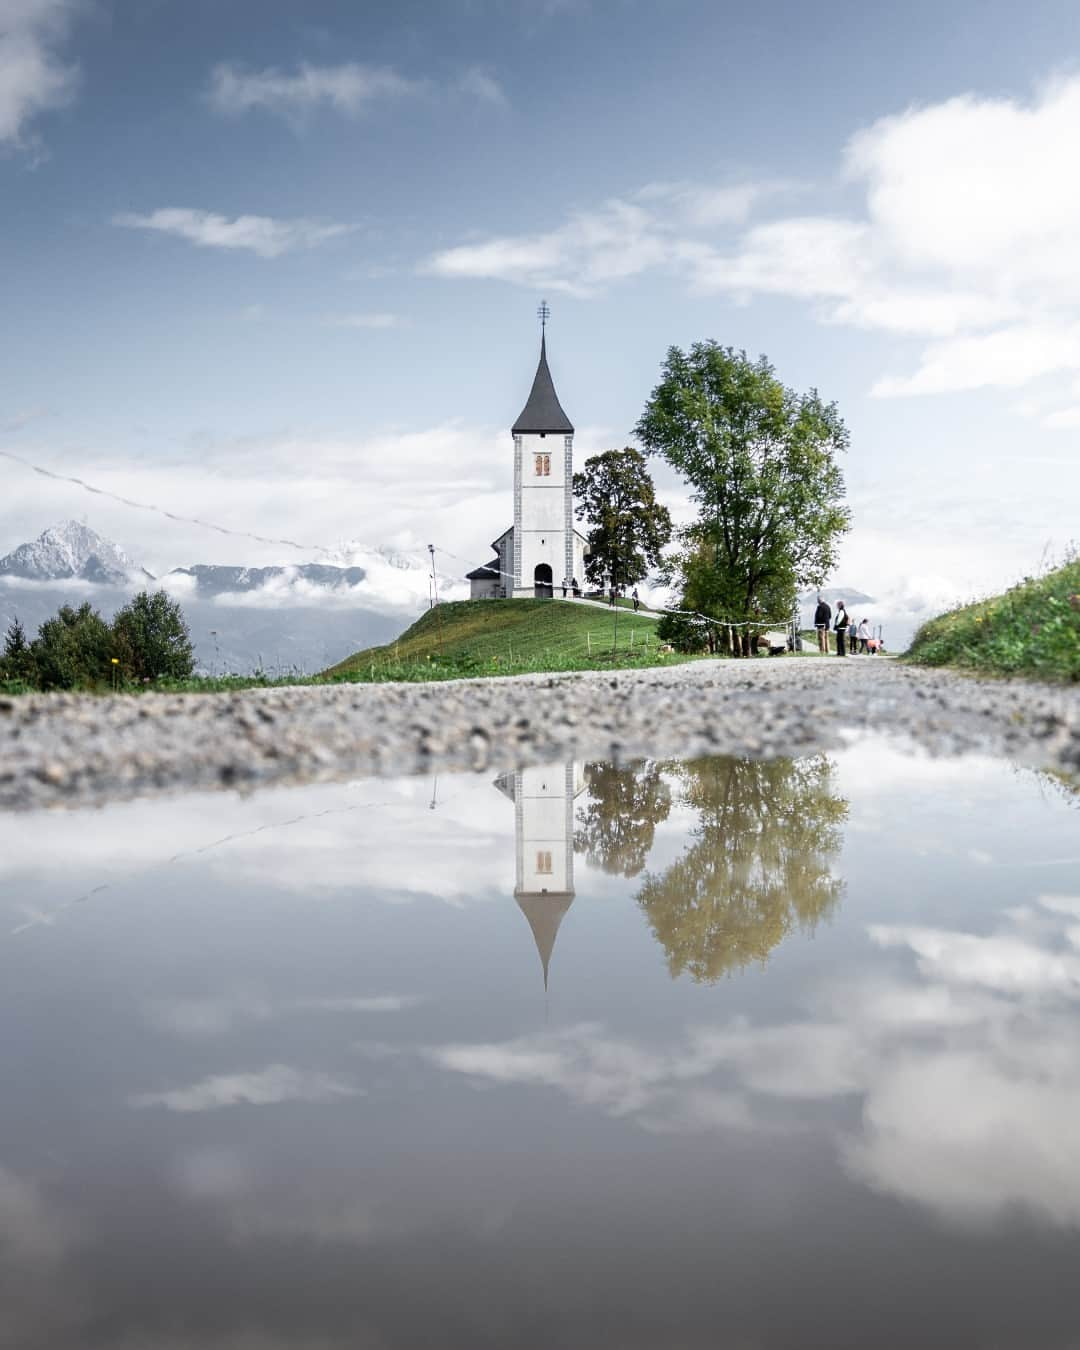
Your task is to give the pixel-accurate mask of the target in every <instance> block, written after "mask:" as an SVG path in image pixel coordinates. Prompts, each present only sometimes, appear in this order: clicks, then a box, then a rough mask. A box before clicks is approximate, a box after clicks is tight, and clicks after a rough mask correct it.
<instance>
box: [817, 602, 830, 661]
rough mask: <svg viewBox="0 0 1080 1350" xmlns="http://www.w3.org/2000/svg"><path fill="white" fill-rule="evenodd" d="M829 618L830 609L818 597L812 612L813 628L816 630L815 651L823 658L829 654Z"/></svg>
mask: <svg viewBox="0 0 1080 1350" xmlns="http://www.w3.org/2000/svg"><path fill="white" fill-rule="evenodd" d="M831 618H832V607H831V606H830V605H829V604H828V603H827V602H826V601H824V600H823V599H822V598H821V596H820V595H819V596H818V598H817V609H815V610H814V627H815V628H816V629H817V649H818V651H819V652H821V653H822V654H823V655H825V656H828V654H829V620H830V619H831Z"/></svg>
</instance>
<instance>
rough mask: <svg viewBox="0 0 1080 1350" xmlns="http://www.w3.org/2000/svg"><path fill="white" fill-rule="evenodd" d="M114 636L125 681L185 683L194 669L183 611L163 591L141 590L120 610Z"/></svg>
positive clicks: (114, 623)
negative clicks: (183, 681) (160, 680)
mask: <svg viewBox="0 0 1080 1350" xmlns="http://www.w3.org/2000/svg"><path fill="white" fill-rule="evenodd" d="M112 633H113V639H114V645H115V647H116V655H117V656H118V657H119V659H120V669H121V672H122V673H123V675H124V678H125V679H134V680H156V679H170V680H186V679H187V678H188V677H189V676H190V675H191V673H192V671H193V670H194V669H195V654H194V651H193V650H192V646H191V633H190V630H189V629H188V626H187V622H186V620H185V619H184V612H183V610H182V609H181V608H180V606H179V604H178V603H177V602H176V601H175V600H172V599H170V598H169V596H167V595H166V594H165V592H164V591H155V592H154V593H153V594H152V595H151V594H149V593H148V592H146V591H140V592H139V594H138V595H137V596H135V598H134V599H133V600H132V601H131V603H130V604H127V605H125V606H124V607H123V609H121V610H118V611H117V613H116V617H115V618H114V619H113V622H112Z"/></svg>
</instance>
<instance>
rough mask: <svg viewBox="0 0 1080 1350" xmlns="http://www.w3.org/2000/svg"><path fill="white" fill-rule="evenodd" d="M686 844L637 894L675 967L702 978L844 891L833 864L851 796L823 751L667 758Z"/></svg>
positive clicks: (787, 930)
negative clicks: (692, 823)
mask: <svg viewBox="0 0 1080 1350" xmlns="http://www.w3.org/2000/svg"><path fill="white" fill-rule="evenodd" d="M671 772H672V773H674V774H675V775H676V777H677V778H678V780H679V783H680V799H681V800H680V804H681V805H685V806H689V807H691V808H692V809H693V810H694V811H695V812H696V813H697V817H698V821H697V825H696V827H695V828H694V829H693V831H692V832H691V838H692V841H693V842H692V843H691V844H690V846H689V847H688V848H687V849H686V851H685V853H683V855H682V857H680V858H679V859H678V860H677V861H676V862H674V863H672V864H671V866H670V867H669V868H668V869H667V870H666V871H665V872H662V873H660V874H659V875H653V874H647V875H646V877H645V881H644V884H643V885H642V887H641V890H640V891H639V893H638V897H637V899H638V904H639V905H640V906H641V908H642V909H643V911H644V912H645V916H646V918H647V919H648V921H649V925H650V927H651V928H652V931H653V934H654V935H655V937H656V938H657V940H658V941H659V942H660V944H661V945H662V946H663V948H664V951H665V952H666V953H667V959H668V969H669V971H670V972H671V974H672V976H673V977H674V976H678V975H683V974H688V975H689V976H690V977H691V978H692V979H694V980H700V981H704V982H708V981H711V980H717V979H719V978H720V977H721V976H722V975H726V974H728V973H729V972H731V971H735V970H739V969H741V968H742V967H744V966H748V965H752V964H754V963H763V962H765V961H766V960H767V959H768V957H769V953H770V952H771V951H772V950H773V948H774V947H775V946H776V945H777V944H778V943H779V942H781V941H783V939H784V938H785V937H787V936H788V935H789V934H791V933H792V932H793V931H795V930H796V929H804V930H807V929H809V930H812V929H813V928H814V926H815V924H816V923H817V922H818V920H819V919H821V918H824V917H825V916H826V915H828V914H829V913H830V911H831V910H832V909H833V908H834V906H835V905H836V904H837V902H838V901H839V899H840V896H841V895H842V894H843V890H844V883H843V879H842V878H841V877H838V876H836V875H835V874H834V873H833V870H832V869H833V865H834V863H835V862H836V860H837V858H838V857H839V850H840V845H841V843H842V829H843V824H844V821H845V820H846V819H847V812H848V804H847V802H846V801H845V800H844V798H843V797H840V796H838V795H837V794H836V792H835V790H834V783H833V766H832V763H831V762H830V761H829V760H828V759H827V758H826V757H825V756H824V755H816V756H812V757H810V758H807V759H797V760H794V761H792V760H783V759H778V760H770V761H766V762H763V761H760V760H744V759H716V758H714V759H702V760H689V761H687V762H685V763H683V764H680V765H676V766H671Z"/></svg>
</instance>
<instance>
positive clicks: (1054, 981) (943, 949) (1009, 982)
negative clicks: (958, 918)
mask: <svg viewBox="0 0 1080 1350" xmlns="http://www.w3.org/2000/svg"><path fill="white" fill-rule="evenodd" d="M870 936H871V938H872V939H873V940H874V941H875V942H876V943H878V944H879V946H882V947H908V948H910V949H911V951H913V952H914V953H915V955H916V956H917V957H918V959H919V969H920V970H921V971H922V972H923V974H924V975H927V976H928V977H930V978H937V979H941V980H944V981H945V982H946V983H947V984H976V985H982V986H984V987H985V988H987V989H994V990H997V991H998V992H1000V993H1004V994H1022V993H1031V994H1047V993H1058V994H1069V995H1072V996H1074V997H1075V996H1076V995H1077V994H1080V956H1076V955H1073V954H1069V953H1059V952H1053V951H1048V950H1046V948H1044V947H1039V946H1036V945H1035V944H1033V943H1031V942H1025V941H1024V940H1022V939H1021V938H1017V937H1013V936H1011V935H1004V936H994V937H976V936H974V935H973V934H971V933H951V932H946V931H945V930H943V929H939V928H904V927H891V926H889V925H874V926H873V927H871V929H870Z"/></svg>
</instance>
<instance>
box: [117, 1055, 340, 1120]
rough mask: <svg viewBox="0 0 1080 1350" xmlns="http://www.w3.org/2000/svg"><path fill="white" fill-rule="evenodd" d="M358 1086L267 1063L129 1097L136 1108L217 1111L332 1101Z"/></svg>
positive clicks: (331, 1077) (330, 1077)
mask: <svg viewBox="0 0 1080 1350" xmlns="http://www.w3.org/2000/svg"><path fill="white" fill-rule="evenodd" d="M360 1092H361V1090H360V1089H359V1088H357V1087H354V1086H353V1085H352V1084H351V1083H347V1082H346V1081H345V1080H344V1079H343V1078H338V1077H335V1076H334V1075H333V1074H328V1073H320V1072H318V1071H316V1070H307V1069H294V1068H292V1067H291V1066H290V1065H288V1064H270V1065H268V1066H267V1067H266V1068H265V1069H261V1070H259V1071H258V1072H257V1073H231V1074H215V1075H213V1076H212V1077H210V1078H203V1079H200V1081H199V1082H197V1083H191V1084H189V1085H188V1086H187V1087H181V1088H172V1089H170V1090H168V1091H166V1092H142V1093H138V1094H137V1095H136V1096H134V1097H132V1098H131V1099H130V1103H131V1105H132V1106H134V1107H137V1108H144V1107H151V1106H163V1107H165V1109H166V1110H168V1111H180V1112H191V1111H218V1110H220V1109H222V1108H223V1107H226V1106H276V1105H278V1104H279V1103H281V1102H335V1101H340V1100H341V1099H343V1098H345V1097H356V1096H359V1095H360Z"/></svg>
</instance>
